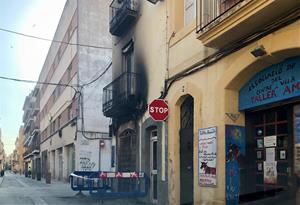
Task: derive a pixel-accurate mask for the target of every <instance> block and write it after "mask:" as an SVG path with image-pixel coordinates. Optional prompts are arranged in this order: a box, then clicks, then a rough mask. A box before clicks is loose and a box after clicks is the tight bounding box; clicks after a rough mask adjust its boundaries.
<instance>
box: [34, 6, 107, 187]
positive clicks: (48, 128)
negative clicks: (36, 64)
mask: <svg viewBox="0 0 300 205" xmlns="http://www.w3.org/2000/svg"><path fill="white" fill-rule="evenodd" d="M107 7H108V1H104V0H91V1H85V0H68V1H67V2H66V4H65V7H64V10H63V13H62V16H61V18H60V21H59V24H58V26H57V30H56V32H55V35H54V39H55V40H57V41H61V42H62V43H56V42H53V43H52V44H51V47H50V49H49V51H48V55H47V57H46V60H45V63H44V66H43V68H42V71H41V73H40V76H39V81H40V82H46V83H44V84H42V85H41V90H40V129H41V145H40V147H41V158H42V163H41V166H42V176H43V177H45V178H49V177H50V175H51V178H52V179H56V180H64V181H68V179H69V174H70V173H71V172H73V171H74V170H78V171H79V170H81V171H98V170H104V171H110V167H111V163H110V161H111V138H109V137H108V124H109V119H107V118H105V117H104V116H103V114H102V113H101V110H102V103H101V102H102V88H103V86H104V85H105V84H106V83H107V82H108V80H109V79H110V78H111V74H110V72H109V71H108V72H105V71H104V70H105V69H106V68H107V67H108V66H109V62H110V58H111V49H110V47H111V39H110V36H109V33H108V23H107V22H108V20H107V19H108V10H107ZM102 72H103V73H105V74H103V75H101V73H102ZM100 75H101V77H99V76H100ZM98 77H99V79H98ZM49 82H51V83H52V84H49ZM47 83H48V84H47ZM100 143H101V145H102V146H100Z"/></svg>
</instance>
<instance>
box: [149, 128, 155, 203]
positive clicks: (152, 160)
mask: <svg viewBox="0 0 300 205" xmlns="http://www.w3.org/2000/svg"><path fill="white" fill-rule="evenodd" d="M150 176H151V179H150V180H151V184H150V195H151V201H152V203H157V130H152V131H151V136H150Z"/></svg>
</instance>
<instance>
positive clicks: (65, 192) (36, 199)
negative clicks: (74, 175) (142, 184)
mask: <svg viewBox="0 0 300 205" xmlns="http://www.w3.org/2000/svg"><path fill="white" fill-rule="evenodd" d="M0 204H4V205H19V204H22V205H23V204H24V205H48V204H49V205H50V204H52V205H63V204H72V205H81V204H91V205H98V204H101V205H102V204H103V205H119V204H122V205H131V204H144V203H141V202H137V200H120V199H105V200H103V199H99V198H96V197H91V196H90V195H89V194H88V193H85V194H84V195H78V194H77V193H76V192H74V191H72V190H71V188H70V185H69V184H67V183H62V182H52V183H51V184H46V183H45V182H44V181H37V180H33V179H30V178H26V177H24V175H19V174H14V173H12V172H6V173H5V176H4V177H3V178H2V177H1V178H0Z"/></svg>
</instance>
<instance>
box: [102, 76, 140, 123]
mask: <svg viewBox="0 0 300 205" xmlns="http://www.w3.org/2000/svg"><path fill="white" fill-rule="evenodd" d="M140 79H141V78H140V75H139V74H137V73H129V72H125V73H123V74H121V75H120V76H119V77H118V78H116V79H115V80H114V81H113V82H111V83H110V84H108V85H107V86H105V87H104V88H103V107H102V109H103V113H104V115H105V116H106V117H120V116H123V115H126V114H128V113H134V112H135V111H136V110H137V105H138V104H139V102H140V100H141V82H140Z"/></svg>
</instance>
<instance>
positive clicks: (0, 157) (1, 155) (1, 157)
mask: <svg viewBox="0 0 300 205" xmlns="http://www.w3.org/2000/svg"><path fill="white" fill-rule="evenodd" d="M4 169H5V150H4V144H3V142H2V132H1V128H0V171H2V170H4Z"/></svg>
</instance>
